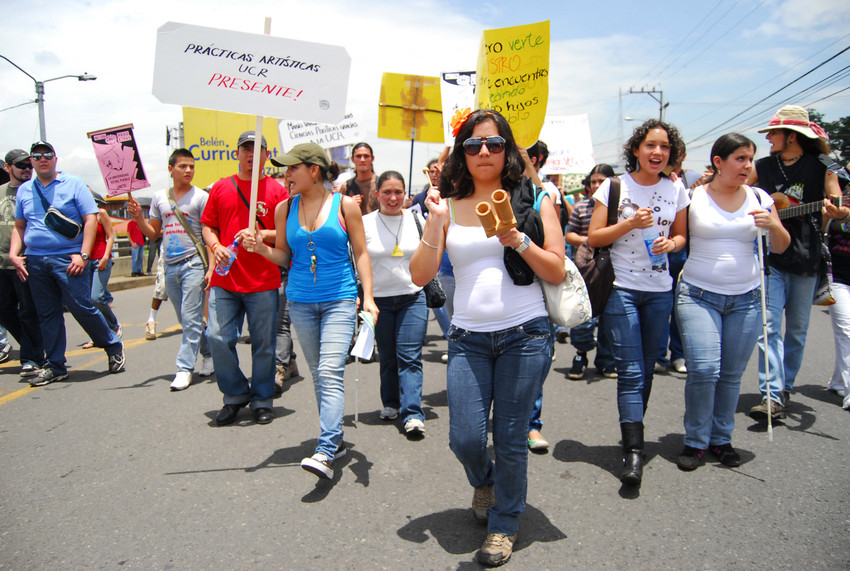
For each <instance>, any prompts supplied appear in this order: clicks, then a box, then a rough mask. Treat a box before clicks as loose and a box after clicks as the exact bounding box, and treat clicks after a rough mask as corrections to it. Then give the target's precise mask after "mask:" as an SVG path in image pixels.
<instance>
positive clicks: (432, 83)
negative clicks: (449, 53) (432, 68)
mask: <svg viewBox="0 0 850 571" xmlns="http://www.w3.org/2000/svg"><path fill="white" fill-rule="evenodd" d="M379 106H380V108H379V111H378V136H379V137H382V138H384V139H402V140H405V141H411V140H413V141H421V142H424V143H442V142H443V111H442V103H441V99H440V78H439V77H429V76H424V75H407V74H402V73H384V76H383V79H381V99H380V102H379Z"/></svg>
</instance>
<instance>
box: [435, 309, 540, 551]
mask: <svg viewBox="0 0 850 571" xmlns="http://www.w3.org/2000/svg"><path fill="white" fill-rule="evenodd" d="M551 355H552V334H551V331H550V329H549V320H548V319H547V318H545V317H538V318H535V319H532V320H530V321H527V322H525V323H523V324H522V325H519V326H517V327H513V328H510V329H505V330H502V331H494V332H490V333H483V332H475V331H467V330H465V329H460V328H458V327H455V326H454V325H453V326H452V328H451V329H450V330H449V364H448V369H447V373H446V375H447V388H448V390H447V393H448V401H449V447H450V448H451V449H452V452H454V454H455V456H456V457H457V459H458V460H460V463H461V464H462V465H463V468H464V470H465V471H466V477H467V480H469V483H470V484H471V485H472V486H474V487H476V488H477V487H480V486H484V485H491V484H495V487H496V504H495V505H494V506H492V507H491V508H490V509H489V511H488V524H487V525H488V528H489V533H503V534H505V535H513V534H515V533H516V532H517V528H518V526H519V523H518V518H519V515H520V514H521V513H522V512H523V511H525V497H526V490H527V487H528V474H527V468H528V441H527V438H528V432H527V431H528V419H529V417H530V415H531V407H532V404H533V403H534V399H535V397H536V396H537V393H538V392H539V390H540V379H541V378H542V373H543V371H544V370H545V368H546V367H547V366H550V365H551V363H552V357H551ZM491 406H492V409H493V427H492V428H493V449H494V451H495V455H496V461H495V463H494V462H493V461H492V460H491V459H490V456H489V454H488V453H487V425H488V419H489V417H490V408H491Z"/></svg>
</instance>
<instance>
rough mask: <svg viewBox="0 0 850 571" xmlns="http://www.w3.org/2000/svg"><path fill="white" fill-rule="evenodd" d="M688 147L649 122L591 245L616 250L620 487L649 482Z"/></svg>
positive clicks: (639, 132) (613, 337) (602, 192)
mask: <svg viewBox="0 0 850 571" xmlns="http://www.w3.org/2000/svg"><path fill="white" fill-rule="evenodd" d="M683 148H684V145H683V144H681V139H680V137H679V132H678V131H677V130H676V129H675V128H674V127H672V126H671V125H668V124H667V123H664V122H663V121H658V120H655V119H652V120H649V121H647V122H645V123H644V124H643V125H641V126H639V127H638V128H637V129H635V131H634V133H633V134H632V137H631V138H630V139H629V140H628V142H627V143H626V145H625V148H624V154H623V158H624V159H625V162H626V171H627V172H626V174H624V175H623V176H622V177H620V194H619V203H618V204H610V203H609V196H610V194H609V193H610V191H611V181H612V180H613V179H610V178H609V179H607V180H606V181H605V182H603V183H602V185H601V186H600V187H599V190H598V191H597V192H596V194H594V195H593V197H594V199H596V204H595V206H594V209H593V216H592V217H591V219H590V231H589V234H588V245H589V246H591V247H593V248H599V247H602V246H608V245H611V262H612V264H613V266H614V274H615V279H614V289H613V291H612V292H611V297H610V298H609V299H608V303H607V304H606V306H605V310H604V311H603V313H602V323H603V327H604V328H605V332H606V334H607V335H608V339H609V340H610V341H611V348H612V350H613V352H614V360H615V363H616V365H617V408H618V410H619V415H620V431H621V433H622V437H623V456H624V458H623V467H624V471H623V473H622V475H621V477H620V480H621V481H622V482H623V483H624V484H627V485H632V486H639V485H640V483H641V480H642V478H643V460H644V433H643V429H644V426H643V416H644V412H645V411H646V407H647V405H648V404H649V395H650V392H651V390H652V376H653V373H654V372H655V358H656V357H657V356H658V347H659V345H660V344H661V337H662V335H663V334H664V328H665V320H666V321H669V320H670V312H671V311H672V309H673V292H672V287H673V281H672V278H671V277H670V273H669V272H668V271H667V254H668V253H670V252H673V251H677V250H680V249H681V248H683V247H684V245H685V232H686V224H687V220H686V214H685V208H686V207H687V205H688V202H689V199H688V193H687V191H686V190H685V187H684V186H683V185H682V183H681V182H676V183H674V182H673V181H671V180H670V179H669V178H668V177H667V175H666V174H664V169H665V167H666V166H667V164H668V163H670V162H673V163H675V162H676V160H677V158H678V154H679V152H680V149H683ZM609 208H616V209H617V218H616V223H615V224H613V225H611V226H607V218H608V209H609Z"/></svg>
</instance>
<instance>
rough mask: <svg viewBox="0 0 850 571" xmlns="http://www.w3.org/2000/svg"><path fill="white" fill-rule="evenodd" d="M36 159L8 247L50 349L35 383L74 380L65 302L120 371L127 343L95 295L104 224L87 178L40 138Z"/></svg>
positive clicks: (20, 197) (111, 368) (33, 154)
mask: <svg viewBox="0 0 850 571" xmlns="http://www.w3.org/2000/svg"><path fill="white" fill-rule="evenodd" d="M30 158H31V159H32V166H33V171H35V175H36V176H35V178H33V179H32V180H30V181H27V182H25V183H24V184H22V185H21V188H20V190H19V192H18V195H17V202H16V204H15V227H14V229H13V231H12V242H11V247H10V250H9V258H10V260H11V261H12V264H14V266H15V270H16V271H17V274H18V277H19V278H20V280H21V281H26V282H29V285H30V288H31V291H32V294H33V299H34V300H35V308H36V311H37V313H38V319H39V323H40V324H41V335H42V339H43V342H44V349H45V352H46V353H47V363H46V364H45V366H44V367H43V368H42V369H41V371H40V372H39V373H38V375H37V376H36V377H34V378H33V379H32V380H30V385H32V386H34V387H40V386H42V385H46V384H48V383H52V382H56V381H61V380H63V379H66V378H68V369H67V366H66V365H65V363H66V359H65V348H66V344H67V340H66V337H65V318H64V317H63V315H62V305H63V303H64V305H65V306H66V307H67V308H68V310H69V311H70V312H71V314H72V315H73V316H74V319H76V320H77V323H79V324H80V326H82V328H83V329H84V330H85V332H86V333H88V335H89V337H90V338H91V340H92V341H93V342H94V345H95V347H102V348H103V349H104V350H105V351H106V354H107V356H108V361H109V372H110V373H118V372H121V371H123V370H124V345H123V344H122V343H121V339H120V338H119V337H118V334H117V333H116V332H115V331H113V330H112V329H110V328H109V325H107V323H106V319H105V318H104V317H103V314H101V313H100V311H98V310H97V309H95V307H94V305H93V304H92V301H91V284H92V267H91V265H89V263H88V260H89V254H90V253H91V250H92V247H93V246H94V239H95V234H96V233H97V224H98V222H97V212H98V210H97V205H96V204H95V202H94V197H93V196H92V193H91V192H90V191H89V189H88V187H87V186H86V184H85V183H84V182H83V181H82V180H80V179H79V178H77V177H75V176H71V175H68V174H65V173H60V172H58V171H57V170H56V151H55V150H54V149H53V145H51V144H50V143H45V142H43V141H38V142H37V143H35V144H34V145H33V146H32V147H31V148H30ZM75 227H76V228H77V229H79V231H77V232H75V231H74V229H75ZM24 244H26V256H25V257H24V256H21V253H22V251H23V245H24Z"/></svg>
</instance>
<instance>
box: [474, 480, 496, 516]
mask: <svg viewBox="0 0 850 571" xmlns="http://www.w3.org/2000/svg"><path fill="white" fill-rule="evenodd" d="M495 503H496V489H495V488H494V487H493V485H492V484H491V485H489V486H480V487H478V488H475V491H474V492H473V493H472V515H474V516H475V519H477V520H478V521H480V522H482V523H485V522H486V521H487V509H488V508H489V507H490V506H492V505H494V504H495Z"/></svg>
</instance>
